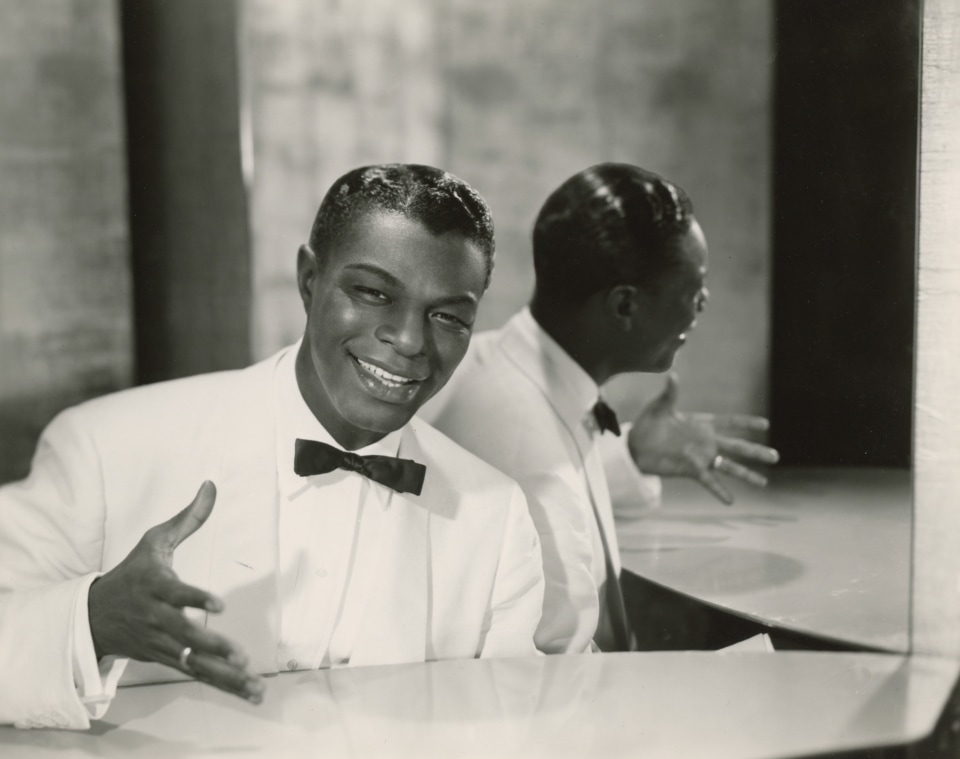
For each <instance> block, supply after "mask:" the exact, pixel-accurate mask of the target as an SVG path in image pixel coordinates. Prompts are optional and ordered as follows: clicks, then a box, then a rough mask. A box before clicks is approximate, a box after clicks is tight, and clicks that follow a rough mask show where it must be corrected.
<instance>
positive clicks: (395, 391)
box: [349, 353, 424, 403]
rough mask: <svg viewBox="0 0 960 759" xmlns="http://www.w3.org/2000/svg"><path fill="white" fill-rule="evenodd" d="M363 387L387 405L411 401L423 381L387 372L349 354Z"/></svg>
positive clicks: (394, 372)
mask: <svg viewBox="0 0 960 759" xmlns="http://www.w3.org/2000/svg"><path fill="white" fill-rule="evenodd" d="M349 355H350V358H351V359H353V363H354V365H355V366H356V367H357V372H358V374H359V376H360V380H361V382H362V383H363V385H364V387H365V388H366V389H367V391H368V392H370V393H371V394H372V395H373V396H374V397H376V398H378V399H379V400H382V401H386V402H388V403H407V402H409V401H410V400H412V398H413V396H414V395H416V393H417V391H418V390H419V389H420V387H421V385H422V384H423V382H424V379H420V378H416V377H408V376H406V375H403V374H399V373H397V371H396V370H394V371H389V370H387V369H384V368H383V367H381V366H378V365H377V364H374V363H371V362H370V361H364V360H363V359H362V358H358V357H357V356H354V355H353V354H352V353H351V354H349Z"/></svg>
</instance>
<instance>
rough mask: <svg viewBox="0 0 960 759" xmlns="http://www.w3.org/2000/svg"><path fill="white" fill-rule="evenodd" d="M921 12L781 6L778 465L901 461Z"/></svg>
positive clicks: (877, 6)
mask: <svg viewBox="0 0 960 759" xmlns="http://www.w3.org/2000/svg"><path fill="white" fill-rule="evenodd" d="M918 30H919V11H918V0H897V1H896V2H893V1H891V2H884V3H876V2H872V0H780V2H778V4H777V19H776V45H777V48H776V55H777V59H776V60H777V72H776V80H775V88H774V92H775V106H774V123H775V126H774V266H773V281H774V284H773V314H772V316H773V320H772V333H773V340H772V373H771V383H772V387H771V390H772V393H771V401H772V407H771V417H772V429H773V435H772V439H773V442H774V444H775V445H776V446H777V447H778V448H779V449H780V451H781V453H782V455H783V461H784V463H795V464H814V465H820V464H825V465H832V464H843V465H853V466H855V465H887V466H905V465H908V464H909V462H910V447H911V446H910V439H911V438H910V435H911V412H912V385H913V361H912V355H913V342H914V304H915V295H914V292H915V252H914V249H915V241H914V237H915V219H916V214H915V205H916V150H917V108H918V106H917V95H918V62H919V61H918V56H919V46H918V34H919V31H918Z"/></svg>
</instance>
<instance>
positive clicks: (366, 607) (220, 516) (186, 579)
mask: <svg viewBox="0 0 960 759" xmlns="http://www.w3.org/2000/svg"><path fill="white" fill-rule="evenodd" d="M493 246H494V243H493V226H492V221H491V218H490V214H489V211H488V209H487V207H486V204H485V203H484V202H483V200H482V199H481V198H480V196H479V195H478V194H477V193H476V192H475V191H474V190H473V189H472V188H470V187H469V186H468V185H466V184H465V183H464V182H462V181H460V180H459V179H457V178H455V177H453V176H452V175H450V174H447V173H446V172H442V171H440V170H438V169H434V168H430V167H426V166H419V165H386V166H373V167H365V168H362V169H357V170H355V171H352V172H349V173H348V174H346V175H344V176H343V177H342V178H340V179H339V180H338V181H337V182H336V183H335V184H334V185H333V187H332V188H331V189H330V191H329V192H328V193H327V195H326V197H325V198H324V200H323V202H322V204H321V206H320V208H319V210H318V212H317V216H316V220H315V222H314V225H313V229H312V231H311V233H310V237H309V242H308V244H306V245H304V246H302V247H301V248H300V250H299V254H298V257H297V284H298V286H299V291H300V296H301V298H302V300H303V305H304V308H305V310H306V314H307V324H306V331H305V334H304V337H303V340H302V341H301V342H300V343H299V344H298V345H294V346H292V347H290V348H287V349H285V350H283V351H281V352H280V353H278V354H277V355H275V356H273V357H271V358H269V359H267V360H266V361H263V362H261V363H259V364H256V365H254V366H252V367H250V368H248V369H245V370H241V371H233V372H222V373H218V374H210V375H202V376H198V377H192V378H188V379H184V380H177V381H173V382H167V383H159V384H156V385H151V386H146V387H141V388H136V389H133V390H129V391H125V392H121V393H117V394H114V395H112V396H107V397H104V398H100V399H97V400H94V401H91V402H88V403H85V404H82V405H80V406H78V407H75V408H73V409H69V410H67V411H65V412H64V413H62V414H61V415H60V416H59V417H58V418H57V419H55V420H54V421H53V422H52V423H51V424H50V425H49V427H48V428H47V429H46V430H45V432H44V434H43V436H42V438H41V440H40V442H39V444H38V448H37V452H36V455H35V457H34V461H33V464H32V469H31V473H30V475H29V477H28V478H27V479H26V480H24V481H23V482H19V483H14V484H11V485H8V486H6V487H4V488H2V489H0V556H2V557H3V560H2V572H0V671H2V672H3V673H4V674H3V678H2V679H0V722H13V723H14V724H16V725H19V726H22V727H41V726H56V727H73V728H79V727H87V726H89V719H90V717H94V718H99V717H102V716H103V713H104V711H105V709H106V707H107V704H109V702H110V700H111V699H112V697H113V696H114V693H115V688H116V684H117V681H118V679H119V678H120V677H121V675H123V674H124V670H126V678H125V680H126V681H128V682H144V681H156V680H163V679H171V677H173V678H177V677H179V678H181V679H182V678H183V677H184V676H189V677H194V678H196V679H198V680H201V681H203V682H206V683H209V684H211V685H213V686H215V687H217V688H220V689H223V690H225V691H228V692H231V693H234V694H236V695H238V696H240V697H243V698H246V699H248V700H250V701H253V702H259V700H260V699H261V698H262V695H263V682H262V680H261V678H260V675H261V674H264V673H275V672H278V671H282V670H295V669H304V668H307V669H309V668H317V667H335V666H346V665H359V664H377V663H398V662H410V661H424V660H429V659H444V658H457V657H474V656H498V655H510V656H516V655H524V654H533V653H536V649H535V647H534V643H533V633H534V630H535V628H536V625H537V621H538V619H539V616H540V610H541V604H542V597H543V573H542V566H541V558H540V549H539V543H538V539H537V533H536V530H535V528H534V525H533V524H532V522H531V520H530V517H529V514H528V511H527V507H526V504H525V501H524V498H523V494H522V492H521V490H520V488H519V487H518V486H517V484H516V483H514V482H513V481H512V480H510V479H508V478H507V477H506V476H504V475H503V474H501V473H500V472H498V471H496V470H494V469H493V468H492V467H491V466H489V465H488V464H485V463H484V462H482V461H480V460H479V459H477V458H476V457H475V456H473V455H472V454H470V453H468V452H466V451H465V450H463V449H462V448H460V447H459V446H457V445H455V444H454V443H452V442H451V441H450V440H449V439H447V438H446V437H445V436H443V435H441V434H440V433H438V432H437V431H436V430H434V429H433V428H431V427H430V426H429V425H427V424H426V423H424V422H422V421H421V420H411V418H412V417H413V415H414V413H415V412H416V411H417V410H418V409H419V408H420V406H421V405H422V404H423V403H424V402H425V401H426V400H427V399H428V398H430V397H431V396H432V395H433V394H434V393H435V392H436V391H437V390H438V389H439V388H440V387H442V386H443V384H444V383H445V382H446V381H447V379H448V378H449V377H450V375H451V373H452V372H453V370H454V368H455V367H456V366H457V364H458V363H459V362H460V360H461V358H462V357H463V355H464V353H465V352H466V350H467V345H468V343H469V340H470V335H471V330H472V325H473V321H474V318H475V315H476V310H477V306H478V303H479V301H480V297H481V295H482V294H483V292H484V290H485V289H486V287H487V284H488V283H489V279H490V272H491V267H492V258H493ZM201 483H202V484H201ZM214 483H215V485H214ZM198 486H199V491H197V487H198ZM194 493H196V496H195V497H194V498H193V501H192V502H191V503H190V504H189V505H188V506H187V507H186V508H184V509H183V510H182V511H179V513H177V509H178V508H179V507H178V506H177V505H176V504H178V503H180V504H182V503H183V502H184V501H187V500H189V499H190V497H191V496H193V494H194ZM215 500H216V508H214V501H215ZM131 659H134V660H137V661H130V660H131ZM161 665H163V666H161Z"/></svg>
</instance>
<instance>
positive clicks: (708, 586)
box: [617, 467, 913, 653]
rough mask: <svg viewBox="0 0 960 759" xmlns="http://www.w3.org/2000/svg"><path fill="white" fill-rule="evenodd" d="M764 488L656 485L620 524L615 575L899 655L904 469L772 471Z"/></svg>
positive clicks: (905, 571)
mask: <svg viewBox="0 0 960 759" xmlns="http://www.w3.org/2000/svg"><path fill="white" fill-rule="evenodd" d="M768 474H769V476H770V484H769V486H768V487H767V488H753V487H750V486H746V485H742V486H739V487H738V486H737V485H735V484H733V485H731V487H732V488H733V489H734V492H735V495H736V499H737V500H736V503H735V504H734V505H733V506H729V507H728V506H724V505H722V504H721V503H720V502H719V501H717V500H716V499H715V498H713V496H711V495H710V494H709V493H707V491H705V490H704V489H703V488H702V487H700V486H699V485H698V484H697V483H695V482H692V481H689V480H669V481H665V483H664V495H663V504H664V505H663V506H662V508H660V509H654V510H649V511H646V512H643V513H638V514H637V515H636V518H626V519H619V520H618V521H617V536H618V539H619V543H620V557H621V562H622V564H623V567H624V568H625V569H627V570H629V571H631V572H633V573H634V574H637V575H639V576H641V577H643V578H645V579H647V580H651V581H652V582H655V583H657V584H658V585H662V586H664V587H667V588H670V589H671V590H674V591H676V592H678V593H682V594H683V595H685V596H689V597H691V598H697V599H699V600H701V601H705V602H706V603H708V604H710V605H713V606H716V607H718V608H721V609H724V610H725V611H729V612H733V613H735V614H738V615H740V616H743V617H746V618H748V619H752V620H756V621H760V622H765V623H769V624H772V625H775V626H777V627H781V628H785V629H788V630H795V631H798V632H801V633H805V634H812V635H817V636H820V637H823V638H826V639H829V640H836V641H841V642H843V643H847V644H853V645H855V646H867V647H870V648H877V649H882V650H889V651H893V652H901V653H903V652H906V651H907V650H908V649H909V625H910V540H911V532H912V521H911V520H912V512H913V494H912V491H911V474H910V471H909V470H907V469H881V468H870V469H846V468H833V469H805V468H790V467H773V468H772V469H770V471H769V472H768Z"/></svg>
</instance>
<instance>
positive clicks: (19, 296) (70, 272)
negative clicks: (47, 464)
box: [0, 0, 132, 482]
mask: <svg viewBox="0 0 960 759" xmlns="http://www.w3.org/2000/svg"><path fill="white" fill-rule="evenodd" d="M0 70H2V71H3V76H0V482H5V481H7V480H12V479H17V478H19V477H20V476H22V475H24V474H25V473H26V471H27V466H28V462H29V458H30V456H31V454H32V452H33V448H34V445H35V443H36V437H37V435H38V434H39V432H40V429H41V428H42V427H43V425H44V424H46V422H47V421H49V419H50V418H51V417H52V416H53V415H54V414H55V413H56V412H57V411H59V410H60V409H61V408H63V407H65V406H68V405H72V404H74V403H76V402H78V401H80V400H83V399H85V398H89V397H91V396H95V395H100V394H103V393H105V392H109V391H111V390H115V389H117V388H119V387H122V386H124V385H127V384H129V381H130V375H131V362H132V355H131V346H130V343H131V317H130V278H129V265H128V259H127V223H126V169H125V156H124V136H123V133H124V130H123V119H122V105H121V92H120V91H121V76H120V47H119V30H118V25H117V9H116V6H115V3H114V2H112V0H4V2H2V3H0Z"/></svg>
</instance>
